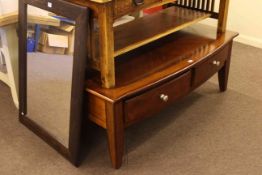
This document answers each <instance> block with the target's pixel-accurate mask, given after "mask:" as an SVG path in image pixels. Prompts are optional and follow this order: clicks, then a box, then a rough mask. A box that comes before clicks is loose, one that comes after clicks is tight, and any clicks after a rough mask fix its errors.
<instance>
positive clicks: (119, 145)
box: [106, 102, 124, 169]
mask: <svg viewBox="0 0 262 175" xmlns="http://www.w3.org/2000/svg"><path fill="white" fill-rule="evenodd" d="M106 115H107V116H106V118H107V119H106V120H107V121H106V125H107V136H108V147H109V153H110V157H111V161H112V165H113V167H114V168H116V169H118V168H120V167H121V165H122V159H123V153H124V121H123V104H122V103H116V104H112V103H109V102H108V103H107V104H106Z"/></svg>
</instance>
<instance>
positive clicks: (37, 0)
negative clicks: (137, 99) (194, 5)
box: [19, 0, 89, 166]
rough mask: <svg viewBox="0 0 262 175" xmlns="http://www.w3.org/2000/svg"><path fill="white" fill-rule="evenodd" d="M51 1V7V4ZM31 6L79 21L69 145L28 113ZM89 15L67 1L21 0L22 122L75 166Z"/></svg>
mask: <svg viewBox="0 0 262 175" xmlns="http://www.w3.org/2000/svg"><path fill="white" fill-rule="evenodd" d="M50 3H51V4H52V7H50ZM48 4H49V6H48ZM28 5H31V6H34V7H38V8H40V9H43V10H47V11H50V12H52V13H55V14H57V15H61V16H65V17H67V18H69V19H71V20H74V21H75V22H76V24H75V27H76V29H75V46H74V55H73V56H74V59H73V73H72V90H71V109H70V126H69V146H68V148H67V147H65V146H64V145H63V144H61V143H60V142H59V141H57V140H56V139H55V138H54V137H52V136H51V135H50V134H49V133H48V132H47V131H46V130H45V129H44V128H43V127H41V126H39V125H38V124H37V123H36V122H34V121H32V120H31V119H30V118H29V117H28V116H27V7H28ZM88 16H89V11H88V9H87V8H86V7H83V6H79V5H76V4H72V3H70V2H66V1H64V0H19V101H20V103H19V121H20V122H21V123H23V124H24V125H25V126H26V127H28V128H29V129H30V130H32V131H33V132H34V133H35V134H37V135H38V136H39V137H41V138H42V139H43V140H44V141H45V142H47V143H48V144H49V145H50V146H52V147H53V148H54V149H56V150H57V151H58V152H59V153H61V154H62V155H63V156H64V157H65V158H67V159H68V160H69V161H70V162H71V163H73V164H74V165H76V166H78V165H79V163H80V160H79V150H80V135H81V125H82V124H81V122H82V115H83V112H82V111H83V97H84V82H85V69H86V62H87V61H86V60H87V44H83V43H87V32H88Z"/></svg>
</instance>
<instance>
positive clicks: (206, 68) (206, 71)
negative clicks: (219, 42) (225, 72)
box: [194, 46, 229, 87]
mask: <svg viewBox="0 0 262 175" xmlns="http://www.w3.org/2000/svg"><path fill="white" fill-rule="evenodd" d="M228 53H229V47H228V46H226V47H224V48H222V50H220V51H219V52H218V53H215V55H211V56H210V57H209V58H208V59H207V60H206V61H204V62H203V63H201V64H200V65H198V66H196V68H195V78H194V86H195V87H196V86H199V85H201V84H202V83H203V82H205V81H207V80H208V79H209V78H210V77H212V76H213V75H214V74H215V73H217V72H218V71H219V70H220V69H221V68H222V67H223V66H224V64H225V61H226V59H227V57H228Z"/></svg>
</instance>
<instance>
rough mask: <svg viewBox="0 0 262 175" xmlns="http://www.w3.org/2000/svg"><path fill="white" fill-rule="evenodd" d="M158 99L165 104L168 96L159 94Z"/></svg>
mask: <svg viewBox="0 0 262 175" xmlns="http://www.w3.org/2000/svg"><path fill="white" fill-rule="evenodd" d="M160 99H161V100H162V101H164V102H167V101H168V95H165V94H161V95H160Z"/></svg>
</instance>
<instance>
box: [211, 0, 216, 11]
mask: <svg viewBox="0 0 262 175" xmlns="http://www.w3.org/2000/svg"><path fill="white" fill-rule="evenodd" d="M215 2H216V0H212V2H211V12H214V11H215Z"/></svg>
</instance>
